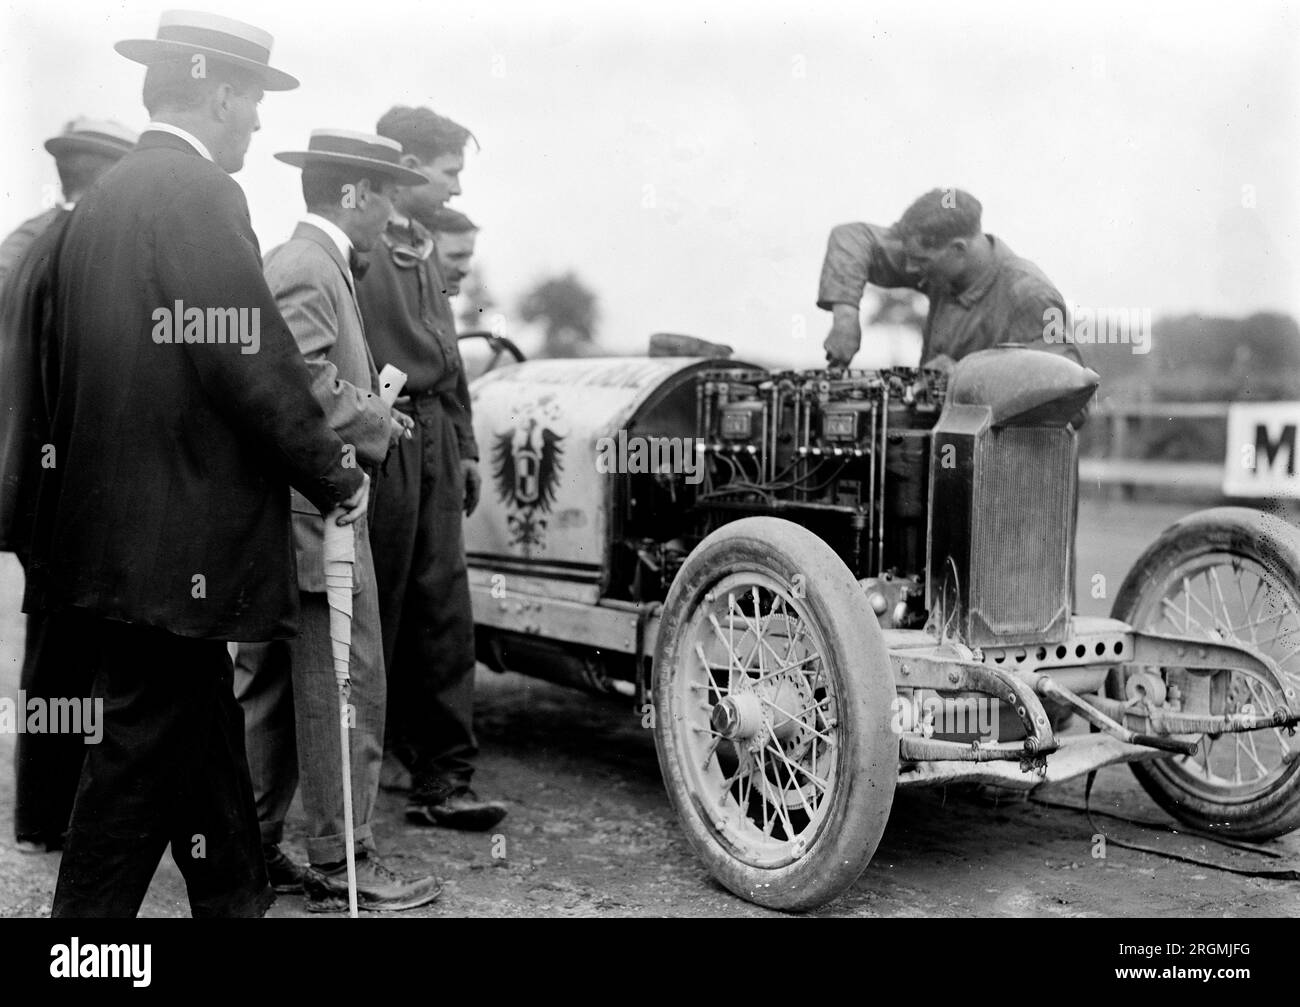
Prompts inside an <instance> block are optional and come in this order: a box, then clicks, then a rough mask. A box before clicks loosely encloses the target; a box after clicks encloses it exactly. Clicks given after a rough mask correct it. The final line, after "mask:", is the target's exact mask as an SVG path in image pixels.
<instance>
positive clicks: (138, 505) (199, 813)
mask: <svg viewBox="0 0 1300 1007" xmlns="http://www.w3.org/2000/svg"><path fill="white" fill-rule="evenodd" d="M271 43H272V39H271V36H270V35H268V34H267V33H266V32H264V31H261V30H260V29H258V28H255V27H253V26H252V25H248V24H244V23H243V22H239V21H234V20H231V19H229V18H223V17H219V16H216V15H211V14H203V13H200V12H195V11H168V12H166V13H164V14H163V16H162V18H161V21H160V24H159V28H158V35H157V38H154V39H129V40H126V41H123V42H119V43H117V46H116V48H117V50H118V52H120V53H121V54H122V55H124V56H126V57H127V58H128V59H132V60H136V61H138V62H141V63H144V64H145V65H146V66H147V67H148V70H147V71H146V72H145V79H144V88H143V97H144V104H145V108H146V109H148V111H149V114H150V116H151V119H152V121H151V122H150V123H149V124H148V126H146V128H145V130H144V132H143V133H142V134H141V137H140V143H139V145H138V146H137V147H136V148H135V150H133V151H132V152H131V153H129V154H127V155H126V156H125V157H123V158H122V159H121V160H120V161H119V162H118V163H117V164H116V165H115V166H114V167H112V168H110V169H109V170H108V171H107V172H105V173H104V175H102V176H101V177H100V179H99V181H98V182H97V183H96V184H95V185H94V186H92V187H91V189H90V190H89V191H88V192H87V193H86V194H85V195H83V196H82V198H81V200H80V201H79V202H78V203H77V207H76V209H75V210H74V211H73V213H72V216H71V217H70V218H69V220H68V223H67V228H66V230H65V232H64V236H63V244H62V247H61V249H60V251H59V254H58V257H57V259H56V261H55V264H54V267H53V273H52V283H53V288H52V289H53V290H54V298H53V308H52V311H53V316H52V317H53V326H52V332H51V340H50V350H51V353H50V354H49V358H48V360H46V361H43V364H44V368H45V373H44V375H43V377H44V383H43V394H44V395H45V396H46V403H47V408H48V409H49V416H50V453H51V457H52V458H53V459H54V462H55V463H54V464H53V465H52V466H51V467H49V468H42V469H41V472H40V483H39V488H38V491H37V498H36V509H35V522H34V525H33V529H32V537H31V560H30V563H29V564H28V577H27V591H26V596H25V597H24V599H23V605H24V610H25V611H27V612H29V613H31V612H42V613H45V614H47V615H49V614H52V613H58V614H59V616H60V618H64V619H66V620H67V622H66V623H65V625H66V626H67V627H68V629H67V631H68V632H70V633H77V634H79V635H81V636H82V637H83V638H85V639H86V640H87V641H88V644H87V645H88V646H90V647H92V648H93V649H94V652H95V654H96V672H95V685H94V697H95V699H96V700H97V701H101V702H102V715H101V716H100V722H101V728H102V732H103V734H102V741H101V743H100V744H95V745H88V746H86V761H85V766H84V768H83V770H82V774H81V780H80V783H79V785H78V788H77V795H76V799H75V802H74V804H73V808H72V818H71V822H70V824H69V827H68V841H67V847H66V850H65V852H64V854H63V860H62V862H61V864H60V865H59V880H58V884H57V887H56V889H55V892H54V904H53V909H52V914H53V915H54V916H55V917H60V918H67V917H120V916H134V915H136V914H137V913H138V912H139V909H140V904H141V902H142V901H143V899H144V896H145V893H146V891H147V890H148V888H149V882H150V879H151V878H152V876H153V874H154V871H155V870H156V869H157V866H158V862H159V860H160V859H161V857H162V854H163V851H164V850H165V849H166V848H167V846H168V845H169V844H170V846H171V850H172V856H173V857H174V859H175V861H176V864H177V866H178V867H179V868H180V870H181V873H182V874H183V875H184V877H185V883H186V889H187V892H188V895H189V901H190V908H191V911H192V912H193V914H194V915H195V916H242V917H258V916H261V915H263V914H264V913H265V911H266V908H267V906H268V905H270V903H271V902H272V901H273V900H274V898H275V896H274V894H273V892H272V891H271V888H270V886H269V885H268V883H267V876H266V864H265V861H264V859H263V856H262V850H261V843H260V836H259V832H258V823H257V814H256V809H255V807H254V804H253V794H252V787H251V786H250V783H249V775H248V762H247V759H246V757H245V754H244V733H243V716H242V714H241V711H240V709H239V704H238V703H236V702H235V698H234V696H233V694H232V678H233V669H232V667H231V662H230V655H229V653H228V652H227V650H226V641H228V640H272V639H279V638H284V637H289V636H292V635H293V634H294V633H295V632H296V631H297V629H298V591H297V585H296V583H295V578H294V558H293V545H292V542H291V540H290V535H289V487H290V486H291V485H292V486H293V487H294V488H296V489H298V490H300V491H301V492H303V493H304V494H306V496H307V498H308V499H310V500H311V501H312V504H313V505H314V506H315V507H316V508H317V510H319V511H320V512H321V513H324V514H333V512H334V511H335V510H336V509H340V510H342V512H343V513H342V516H341V517H340V518H339V523H340V524H348V523H351V522H354V521H356V520H357V519H358V518H360V517H361V516H362V515H364V514H365V511H366V506H367V500H368V490H369V487H368V479H367V478H366V476H365V474H364V473H363V472H361V471H360V470H359V469H357V468H349V467H347V466H346V465H345V464H344V460H345V451H344V444H343V442H342V440H341V439H340V438H339V436H338V434H336V433H335V432H334V431H333V430H331V429H330V426H329V424H328V423H327V422H326V419H325V414H324V412H323V411H322V410H321V407H320V405H319V404H318V403H317V401H316V399H315V397H314V396H313V395H312V390H311V379H310V376H309V374H308V370H307V365H306V364H305V363H304V362H303V359H302V355H301V354H300V353H299V352H298V347H297V346H296V344H295V343H294V340H293V336H292V334H291V333H290V332H289V328H288V326H286V325H285V323H284V319H283V318H281V316H280V312H279V309H278V308H277V307H276V303H275V298H274V297H273V296H272V295H271V291H270V290H269V289H268V288H267V285H266V280H265V278H264V277H263V275H262V264H261V253H260V251H259V249H258V244H257V236H256V235H255V234H254V232H253V227H252V223H251V221H250V220H249V215H248V203H247V201H246V200H245V198H244V194H243V191H242V190H241V189H240V187H239V185H238V183H237V182H235V180H234V179H232V178H231V177H230V176H231V174H232V173H234V172H237V171H238V170H239V169H240V168H241V167H242V166H243V163H244V155H245V153H246V152H247V150H248V146H249V142H250V141H251V139H252V136H253V133H254V132H255V131H256V130H257V129H258V128H259V125H260V123H259V120H258V113H257V103H258V101H259V100H260V99H261V97H262V93H263V91H269V90H289V89H291V88H293V87H296V86H297V83H298V82H297V81H296V80H295V79H294V78H293V77H291V76H289V75H288V74H286V73H283V72H282V71H280V70H276V69H274V68H273V67H271V66H270V65H269V62H270V53H271Z"/></svg>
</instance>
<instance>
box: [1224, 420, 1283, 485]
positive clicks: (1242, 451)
mask: <svg viewBox="0 0 1300 1007" xmlns="http://www.w3.org/2000/svg"><path fill="white" fill-rule="evenodd" d="M1298 431H1300V402H1234V403H1232V404H1230V405H1229V406H1228V445H1227V453H1226V455H1225V458H1224V464H1223V492H1224V494H1225V495H1226V496H1230V497H1253V498H1256V499H1258V498H1260V497H1292V498H1298V499H1300V473H1298V472H1297V463H1300V458H1297V457H1296V451H1297V449H1298V448H1300V445H1298V444H1297V443H1296V441H1297V439H1298V437H1300V435H1298Z"/></svg>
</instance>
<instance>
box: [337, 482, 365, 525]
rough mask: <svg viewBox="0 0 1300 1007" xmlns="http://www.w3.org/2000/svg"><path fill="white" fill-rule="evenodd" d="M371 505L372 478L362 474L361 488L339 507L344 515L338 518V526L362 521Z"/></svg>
mask: <svg viewBox="0 0 1300 1007" xmlns="http://www.w3.org/2000/svg"><path fill="white" fill-rule="evenodd" d="M369 503H370V477H369V476H368V475H366V474H365V473H364V472H362V473H361V488H360V489H358V490H357V491H356V492H355V493H353V494H352V495H351V496H350V497H348V498H347V499H346V500H344V501H343V503H341V504H340V505H339V506H340V507H341V508H342V510H343V513H342V514H340V515H339V517H338V522H337V523H338V524H340V525H347V524H352V522H354V521H358V520H360V519H361V518H362V517H364V516H365V513H366V507H367V506H368V505H369Z"/></svg>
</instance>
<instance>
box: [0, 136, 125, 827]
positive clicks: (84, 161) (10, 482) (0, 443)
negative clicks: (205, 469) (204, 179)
mask: <svg viewBox="0 0 1300 1007" xmlns="http://www.w3.org/2000/svg"><path fill="white" fill-rule="evenodd" d="M136 139H137V138H136V135H135V134H134V133H132V132H131V131H130V130H128V129H126V128H125V127H123V126H120V125H118V124H117V123H115V122H109V121H99V120H93V119H75V120H73V121H72V122H70V123H68V127H67V129H65V130H64V131H63V133H61V134H60V135H59V136H55V137H51V138H50V139H49V140H47V141H46V142H45V149H46V150H48V151H49V152H50V153H51V154H53V155H54V158H55V163H56V164H57V165H58V170H59V181H60V183H61V184H62V187H63V195H64V199H65V202H64V203H62V204H60V205H58V206H55V207H54V208H53V209H52V210H50V211H49V212H48V213H44V214H41V215H40V216H39V217H34V218H32V219H31V220H29V221H27V223H25V224H24V225H23V226H22V227H20V228H19V229H18V230H17V231H15V232H14V233H13V234H11V235H10V236H9V237H8V238H6V239H5V241H4V243H3V245H0V550H7V551H12V552H13V553H15V554H16V555H17V556H18V560H19V562H20V563H22V564H23V566H24V567H25V566H26V565H27V555H28V550H29V547H30V539H31V528H32V515H33V511H34V508H35V503H36V500H35V498H36V487H37V484H38V482H39V473H40V470H41V456H42V447H43V445H45V444H46V443H48V441H49V416H48V415H47V414H46V412H45V404H44V396H43V395H42V394H41V388H40V385H41V380H40V369H41V358H42V356H43V354H44V353H45V346H46V340H47V337H48V334H49V333H48V326H49V324H50V321H51V317H50V310H49V307H50V298H51V297H52V291H51V290H50V267H51V264H52V262H53V260H54V256H55V255H56V254H57V252H58V249H59V246H60V243H61V242H62V239H63V230H64V228H65V227H66V225H67V222H68V218H69V217H70V216H71V214H72V208H73V206H74V205H75V204H76V202H77V200H78V199H80V198H81V195H82V193H84V192H85V191H86V190H87V189H88V188H90V186H91V184H92V183H94V181H95V180H96V179H97V178H98V177H99V176H100V175H101V174H103V173H104V172H105V171H106V170H108V168H109V167H111V166H112V165H114V164H116V163H117V162H118V161H119V160H120V159H121V158H122V156H123V155H125V154H127V153H128V152H130V150H131V149H132V148H133V147H134V146H135V143H136ZM5 274H8V275H7V279H6V277H5ZM88 659H89V655H88V654H87V653H86V648H85V646H84V642H83V641H82V640H81V639H80V638H79V637H78V636H77V635H75V634H73V633H68V632H66V631H65V630H64V628H63V626H62V625H61V624H60V621H59V620H58V619H54V620H47V619H45V618H43V617H42V616H40V615H39V614H37V615H31V616H29V617H28V619H27V636H26V641H25V650H24V653H23V668H22V675H21V677H20V678H19V688H20V690H21V692H22V695H23V696H24V697H25V698H26V699H27V700H32V699H38V700H41V701H44V702H47V703H48V702H50V701H52V700H69V699H75V700H77V701H78V702H79V701H80V700H81V699H82V698H83V697H88V696H89V695H90V685H91V680H92V675H91V673H90V671H89V660H88ZM85 755H86V749H85V746H84V744H83V738H82V737H81V736H80V735H77V734H72V733H69V734H58V733H42V734H33V733H27V732H24V733H22V734H19V735H18V738H17V744H16V745H15V749H14V777H15V786H14V837H15V840H16V842H17V846H18V849H19V850H21V851H22V852H24V853H45V852H47V851H50V850H58V849H61V848H62V846H63V834H64V832H66V831H67V827H68V816H69V814H71V812H72V798H73V795H74V794H75V793H76V790H77V780H78V779H79V778H80V777H81V763H82V761H83V760H84V758H85Z"/></svg>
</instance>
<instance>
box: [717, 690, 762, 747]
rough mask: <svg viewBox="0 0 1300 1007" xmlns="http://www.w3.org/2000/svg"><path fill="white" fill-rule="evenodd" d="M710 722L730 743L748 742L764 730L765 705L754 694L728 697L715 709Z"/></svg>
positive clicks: (748, 693)
mask: <svg viewBox="0 0 1300 1007" xmlns="http://www.w3.org/2000/svg"><path fill="white" fill-rule="evenodd" d="M709 721H710V723H711V724H712V726H713V729H714V730H715V731H717V732H718V733H719V734H721V735H722V736H723V737H724V738H726V739H727V740H728V741H748V740H749V739H750V738H753V737H754V736H755V735H757V734H758V733H759V732H760V731H761V730H762V729H763V705H762V704H761V703H760V702H759V701H758V697H757V696H755V695H754V694H753V693H752V692H742V693H740V694H739V695H736V696H728V697H727V698H726V699H724V700H722V702H720V703H718V704H717V705H716V706H715V707H714V708H713V713H712V715H711V716H710V718H709Z"/></svg>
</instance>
